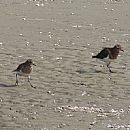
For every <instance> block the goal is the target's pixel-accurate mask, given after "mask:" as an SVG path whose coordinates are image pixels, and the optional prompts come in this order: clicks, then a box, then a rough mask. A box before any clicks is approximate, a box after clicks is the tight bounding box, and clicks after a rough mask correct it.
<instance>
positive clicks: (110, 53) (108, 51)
mask: <svg viewBox="0 0 130 130" xmlns="http://www.w3.org/2000/svg"><path fill="white" fill-rule="evenodd" d="M120 51H124V50H123V49H122V47H121V45H119V44H116V45H115V46H114V47H112V48H109V47H105V48H104V49H103V50H101V51H100V52H99V53H98V54H97V55H96V56H92V58H97V59H100V60H102V61H104V62H106V64H107V67H108V68H109V72H112V71H111V69H110V63H111V62H112V61H113V60H114V59H117V56H118V54H119V52H120Z"/></svg>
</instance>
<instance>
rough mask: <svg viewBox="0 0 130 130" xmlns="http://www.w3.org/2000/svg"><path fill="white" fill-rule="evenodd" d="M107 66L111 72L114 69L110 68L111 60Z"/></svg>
mask: <svg viewBox="0 0 130 130" xmlns="http://www.w3.org/2000/svg"><path fill="white" fill-rule="evenodd" d="M107 68H108V69H109V72H110V73H112V70H111V68H110V62H109V63H108V64H107Z"/></svg>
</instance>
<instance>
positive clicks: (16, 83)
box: [15, 74, 18, 85]
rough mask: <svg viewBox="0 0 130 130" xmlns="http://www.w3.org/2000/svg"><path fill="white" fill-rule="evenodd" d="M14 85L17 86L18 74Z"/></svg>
mask: <svg viewBox="0 0 130 130" xmlns="http://www.w3.org/2000/svg"><path fill="white" fill-rule="evenodd" d="M15 85H18V74H16V82H15Z"/></svg>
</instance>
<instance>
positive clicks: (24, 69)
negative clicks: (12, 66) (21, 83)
mask: <svg viewBox="0 0 130 130" xmlns="http://www.w3.org/2000/svg"><path fill="white" fill-rule="evenodd" d="M33 65H35V64H34V63H33V61H32V59H28V60H27V61H26V62H24V63H22V64H20V65H19V66H18V67H17V69H16V70H14V71H13V72H16V82H15V85H18V76H24V77H28V82H29V84H30V86H31V87H33V88H35V87H34V86H33V85H32V84H31V82H30V74H31V72H32V69H33ZM35 66H36V65H35Z"/></svg>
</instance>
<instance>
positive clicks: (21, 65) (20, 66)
mask: <svg viewBox="0 0 130 130" xmlns="http://www.w3.org/2000/svg"><path fill="white" fill-rule="evenodd" d="M23 64H24V63H22V64H20V65H19V66H18V67H17V69H16V70H14V71H21V70H22V68H23Z"/></svg>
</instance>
